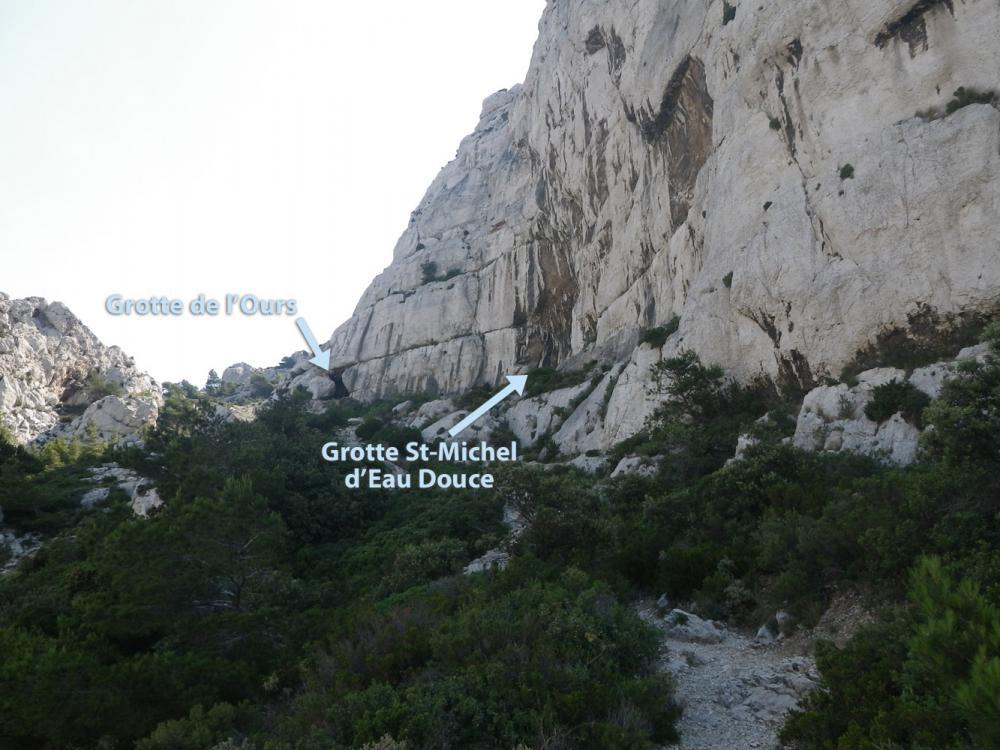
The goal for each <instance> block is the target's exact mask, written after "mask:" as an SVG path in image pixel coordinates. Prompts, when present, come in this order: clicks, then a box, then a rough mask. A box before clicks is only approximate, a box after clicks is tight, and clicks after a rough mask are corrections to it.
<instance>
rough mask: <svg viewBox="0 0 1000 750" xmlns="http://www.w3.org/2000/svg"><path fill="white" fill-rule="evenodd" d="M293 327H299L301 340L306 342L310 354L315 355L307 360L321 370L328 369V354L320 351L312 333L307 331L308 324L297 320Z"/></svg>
mask: <svg viewBox="0 0 1000 750" xmlns="http://www.w3.org/2000/svg"><path fill="white" fill-rule="evenodd" d="M295 325H297V326H298V327H299V330H300V331H301V332H302V338H304V339H305V340H306V343H307V344H309V348H310V349H312V353H313V354H314V355H315V356H314V357H313V358H312V359H310V360H309V362H310V363H311V364H314V365H316V366H317V367H318V368H320V369H321V370H329V369H330V352H325V351H323V350H322V349H320V346H319V342H318V341H316V337H315V336H313V332H312V331H310V330H309V324H308V323H306V320H305V318H299V319H298V320H296V321H295Z"/></svg>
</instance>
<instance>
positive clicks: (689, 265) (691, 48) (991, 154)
mask: <svg viewBox="0 0 1000 750" xmlns="http://www.w3.org/2000/svg"><path fill="white" fill-rule="evenodd" d="M912 5H913V3H912V2H910V1H909V0H907V2H903V0H845V4H843V5H842V6H840V5H838V6H837V12H835V13H834V12H831V11H830V7H829V3H826V2H824V1H823V0H775V2H770V3H763V4H757V5H753V6H751V5H748V4H745V3H744V4H738V6H739V7H738V12H737V15H736V18H735V19H734V20H733V21H732V22H731V23H728V24H725V25H724V24H722V22H721V14H722V8H721V4H720V3H719V2H709V3H664V2H659V0H636V2H633V3H628V4H622V3H607V2H600V1H599V0H579V1H578V2H572V3H570V2H567V1H566V0H554V1H553V2H550V3H548V4H547V6H546V9H545V13H544V16H543V18H542V21H541V24H540V29H539V39H538V42H537V44H536V46H535V51H534V55H533V58H532V61H531V66H530V68H529V71H528V74H527V77H526V79H525V81H524V83H523V85H520V86H515V87H514V88H512V89H510V90H509V91H504V92H500V93H499V94H497V95H494V96H493V97H491V98H490V99H488V100H487V102H486V103H485V104H484V108H483V112H482V116H481V120H480V123H479V124H478V126H477V128H476V130H475V132H474V133H473V134H472V135H470V136H469V137H468V138H466V139H465V140H464V141H463V142H462V144H461V146H460V148H459V150H458V153H457V156H456V158H455V160H454V161H453V162H452V163H450V164H449V165H447V166H446V167H445V168H444V169H443V170H442V171H441V173H440V174H439V175H438V177H437V179H436V180H435V181H434V183H433V184H432V185H431V187H430V189H429V190H428V192H427V194H426V196H425V197H424V199H423V200H422V201H421V203H420V205H419V206H418V208H417V209H416V210H415V211H414V213H413V215H412V217H411V221H410V224H409V226H408V228H407V230H406V231H405V232H404V234H403V236H402V237H401V238H400V240H399V243H398V244H397V246H396V248H395V252H394V257H393V262H392V264H391V265H390V266H389V267H388V268H387V269H386V270H385V271H384V272H383V273H382V274H381V275H380V276H379V277H378V278H377V279H376V280H375V281H374V282H373V283H372V285H371V286H370V287H369V289H368V290H367V291H366V292H365V294H364V296H363V297H362V299H361V300H360V302H359V304H358V306H357V309H356V311H355V313H354V315H353V316H352V318H351V320H349V321H348V322H347V323H345V324H344V325H343V326H342V327H341V328H339V329H338V330H337V331H336V332H335V333H334V335H333V336H332V338H331V350H332V355H333V360H334V367H336V368H344V370H343V377H344V381H345V383H346V385H347V387H348V389H349V390H350V391H351V393H352V395H354V396H356V397H358V398H361V399H363V400H367V399H372V398H376V397H380V396H383V395H386V394H394V393H404V392H421V391H431V392H436V393H440V394H457V393H460V392H462V391H464V390H466V389H467V388H469V387H470V386H473V385H477V384H481V383H483V382H487V383H495V384H497V385H501V384H502V382H503V381H502V378H503V376H504V375H505V374H506V373H507V372H511V371H515V370H516V371H523V370H524V368H527V367H533V366H547V367H552V366H557V365H560V364H562V363H564V362H567V361H570V360H574V361H583V360H585V359H586V358H592V357H601V358H608V359H612V360H617V361H620V362H623V363H625V364H626V367H625V369H624V370H623V371H622V372H620V373H619V375H620V377H619V380H618V382H617V383H616V385H615V388H614V389H613V391H612V393H611V394H610V398H609V400H608V401H607V402H606V406H605V408H604V409H603V411H604V413H603V414H598V415H595V413H594V412H593V411H592V410H589V409H587V410H583V411H581V410H578V412H579V413H578V414H577V415H574V417H573V418H570V419H567V420H566V424H564V425H562V427H561V429H560V431H561V432H562V438H564V446H561V447H563V450H566V451H581V452H582V451H585V450H589V449H591V448H598V449H600V448H604V447H606V446H607V445H609V444H614V443H615V442H619V441H621V440H622V439H624V438H626V437H629V436H630V435H631V434H634V433H635V432H636V431H637V430H639V429H641V427H642V425H643V424H644V422H645V420H646V418H647V417H648V415H649V414H650V413H652V410H653V408H654V404H653V403H651V402H650V400H649V399H648V397H647V395H648V394H647V393H646V391H645V387H646V386H645V379H646V372H645V371H646V370H647V369H648V362H646V361H644V360H647V359H649V358H650V357H654V356H658V353H656V352H653V351H651V350H649V347H643V348H642V349H640V350H638V351H636V352H635V353H634V354H633V350H634V345H635V342H636V340H637V336H638V333H639V331H640V330H642V329H644V328H648V327H650V326H654V325H657V324H663V323H665V322H667V321H669V320H670V319H671V318H673V317H674V316H675V315H677V316H680V328H679V330H678V331H677V333H676V334H675V335H674V336H673V337H672V338H671V340H670V341H669V342H668V344H667V346H666V347H665V351H664V354H669V353H671V352H677V351H680V350H682V349H684V348H689V349H693V350H694V351H696V352H697V353H698V354H699V355H700V356H701V357H702V359H703V361H705V362H707V363H717V364H720V365H722V366H723V367H725V368H726V370H727V371H728V373H729V374H731V375H733V376H735V377H737V378H739V379H741V380H743V381H748V380H751V379H753V378H756V377H758V376H762V377H764V378H768V379H771V380H775V381H778V382H781V383H790V384H797V385H800V386H804V387H808V386H809V385H811V384H812V383H813V382H816V381H820V380H821V379H822V378H824V377H828V376H830V377H836V376H838V375H839V374H840V372H841V370H842V368H844V367H845V366H846V365H847V364H848V363H850V362H851V361H852V360H854V358H855V356H856V355H857V354H858V352H859V351H862V350H864V349H866V348H868V347H870V346H871V345H872V344H874V343H876V342H877V341H878V340H879V339H880V337H884V336H894V335H907V334H909V335H914V336H919V335H922V331H924V330H925V329H927V328H934V327H942V328H944V327H946V326H947V323H946V321H947V320H948V316H950V315H953V314H956V313H970V314H982V315H987V314H991V313H992V312H994V311H996V309H997V302H996V300H997V298H998V295H1000V264H997V263H996V257H995V255H996V243H995V217H996V216H997V215H998V214H1000V112H998V111H997V109H996V108H995V107H994V106H991V105H989V104H977V105H972V106H968V107H964V108H962V109H960V110H959V111H957V112H955V113H953V114H950V115H947V116H945V115H944V112H943V110H944V107H945V105H946V104H947V102H948V101H949V99H950V98H951V97H952V92H954V91H955V90H956V89H957V88H959V87H960V86H964V87H967V88H968V87H972V88H977V89H980V90H990V89H996V88H997V87H998V80H997V75H996V71H997V70H998V69H1000V42H998V39H1000V6H998V5H997V4H996V3H995V2H993V1H992V0H967V1H966V2H962V3H944V2H941V3H928V4H924V6H923V7H922V9H921V10H920V12H919V13H918V14H917V16H915V17H914V18H913V19H912V20H910V21H909V22H908V23H907V24H906V25H905V28H899V27H897V26H894V25H893V23H894V22H895V21H897V20H898V19H899V18H901V17H903V16H904V15H905V13H906V12H907V11H908V10H909V9H910V8H911V7H912ZM929 109H932V110H937V113H936V114H934V115H933V116H918V115H917V113H918V111H927V110H929ZM846 165H851V167H852V169H851V170H844V171H843V174H844V175H845V176H844V177H843V178H842V177H841V173H842V168H844V167H846ZM850 172H853V174H851V175H850V176H847V175H848V174H849V173H850ZM429 263H433V264H435V266H436V268H434V269H429V267H428V265H427V264H429ZM900 269H905V270H906V272H905V273H901V272H900ZM428 270H431V271H433V272H431V273H428V272H427V271H428ZM312 377H318V376H312ZM597 417H599V418H597ZM438 419H440V417H438ZM571 422H572V425H571V424H570V423H571ZM428 424H429V423H428ZM425 426H426V425H425ZM526 429H529V430H530V429H531V428H526Z"/></svg>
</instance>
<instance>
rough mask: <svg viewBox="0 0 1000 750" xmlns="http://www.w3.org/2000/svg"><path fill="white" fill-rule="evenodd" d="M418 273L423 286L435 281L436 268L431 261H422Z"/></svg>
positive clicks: (435, 264)
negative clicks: (421, 278)
mask: <svg viewBox="0 0 1000 750" xmlns="http://www.w3.org/2000/svg"><path fill="white" fill-rule="evenodd" d="M420 273H421V275H422V277H423V280H424V283H425V284H430V283H431V282H433V281H434V280H435V279H437V274H438V266H437V263H435V262H434V261H433V260H428V261H424V262H423V263H421V264H420Z"/></svg>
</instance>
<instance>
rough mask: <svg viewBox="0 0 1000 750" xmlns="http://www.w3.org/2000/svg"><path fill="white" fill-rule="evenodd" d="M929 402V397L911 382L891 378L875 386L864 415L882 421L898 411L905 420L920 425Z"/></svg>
mask: <svg viewBox="0 0 1000 750" xmlns="http://www.w3.org/2000/svg"><path fill="white" fill-rule="evenodd" d="M930 402H931V399H930V397H929V396H928V395H927V394H926V393H924V392H923V391H921V390H920V389H919V388H917V387H916V386H914V385H912V384H911V383H906V382H900V381H898V380H893V381H892V382H891V383H885V384H883V385H879V386H876V387H875V390H874V391H872V399H871V401H869V402H868V404H867V405H866V406H865V416H866V417H868V418H869V419H870V420H872V421H873V422H879V423H882V422H884V421H886V420H887V419H889V418H890V417H892V416H893V415H894V414H897V413H900V414H902V415H903V419H905V420H906V421H907V422H910V423H911V424H914V425H916V426H917V427H922V426H923V413H924V409H926V408H927V406H928V405H929V404H930Z"/></svg>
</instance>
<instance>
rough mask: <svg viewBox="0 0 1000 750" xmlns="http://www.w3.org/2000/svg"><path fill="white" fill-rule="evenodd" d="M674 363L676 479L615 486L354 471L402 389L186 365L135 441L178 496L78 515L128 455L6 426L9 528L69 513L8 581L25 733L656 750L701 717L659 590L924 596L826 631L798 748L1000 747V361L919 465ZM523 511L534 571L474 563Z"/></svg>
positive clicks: (789, 596)
mask: <svg viewBox="0 0 1000 750" xmlns="http://www.w3.org/2000/svg"><path fill="white" fill-rule="evenodd" d="M987 337H988V338H989V339H990V340H991V341H994V342H995V343H996V344H998V345H1000V327H997V326H993V327H990V328H988V329H987ZM655 375H656V378H655V381H654V382H655V383H657V384H658V387H660V388H661V389H662V390H663V392H664V393H667V394H669V395H670V396H671V397H672V400H671V402H670V403H669V405H668V406H666V407H664V408H663V410H661V412H660V413H659V414H658V415H657V417H656V419H655V420H654V421H653V423H651V424H650V427H649V429H648V430H647V431H646V432H645V433H644V434H643V435H641V436H639V437H637V438H636V439H635V440H634V441H632V442H631V445H630V446H628V448H627V449H628V450H630V451H631V450H640V451H642V452H646V453H648V454H649V455H656V456H660V457H662V461H661V464H660V470H659V471H660V473H659V475H658V476H656V477H648V478H644V477H636V476H631V477H621V478H618V479H616V480H613V481H608V482H604V483H596V482H594V480H593V478H591V477H587V476H583V475H580V474H578V473H575V472H573V471H570V470H566V469H551V468H550V469H549V470H548V471H540V470H533V469H531V468H528V467H524V466H518V467H513V468H510V469H508V470H506V471H502V472H500V473H498V482H499V487H498V490H497V491H496V492H493V493H489V492H461V493H449V492H435V491H431V492H399V493H386V492H381V491H366V490H360V491H348V490H346V489H345V488H344V485H343V477H342V476H341V473H340V472H341V469H340V468H339V467H337V466H332V465H325V464H324V463H323V462H322V461H321V460H320V459H319V456H318V446H320V445H321V444H322V443H323V442H325V441H326V440H328V439H329V438H330V437H331V436H332V435H334V434H335V433H336V431H337V430H338V429H341V428H343V427H345V426H346V425H347V424H348V422H349V420H351V419H356V418H361V419H362V420H363V421H362V425H361V426H362V428H364V431H365V432H366V433H368V434H370V435H371V439H383V438H382V437H380V436H382V435H383V430H385V429H386V428H387V425H391V424H392V423H391V421H390V420H388V419H387V413H388V408H387V407H386V406H385V405H377V406H375V407H364V406H361V405H359V404H354V403H352V402H350V401H342V402H338V403H337V404H335V405H334V406H332V407H331V408H330V409H329V410H328V411H327V412H325V413H323V414H311V413H309V412H308V411H307V410H306V409H304V408H303V407H304V404H305V402H306V401H307V400H308V395H307V394H305V393H304V392H298V393H296V394H293V395H292V396H291V397H290V398H287V399H282V400H276V401H274V402H272V403H270V404H269V405H268V406H267V407H266V408H265V409H264V410H263V411H262V412H261V414H260V417H259V418H258V420H257V421H255V422H253V423H249V424H244V423H233V424H219V423H218V422H217V421H216V420H214V419H213V418H212V412H213V409H212V400H211V399H210V398H207V397H206V396H205V395H204V394H201V393H198V392H194V393H191V392H189V391H188V390H186V389H184V388H182V387H175V388H172V389H171V390H170V391H169V393H168V395H167V399H166V403H165V405H164V409H163V417H162V419H161V421H160V423H159V425H158V427H157V428H156V430H154V431H153V432H152V433H151V434H150V435H148V437H147V441H146V445H147V450H148V452H143V451H138V450H131V451H129V452H122V453H118V454H117V455H116V456H115V458H116V459H117V460H118V461H119V462H120V463H122V464H124V465H127V466H129V467H130V468H133V469H134V470H136V471H137V472H139V473H141V474H142V475H143V476H147V477H149V478H150V479H152V480H153V481H154V482H155V483H156V485H157V487H158V488H159V490H160V494H161V496H162V497H164V498H165V499H166V505H165V506H164V508H163V509H162V510H161V511H160V512H158V513H157V514H155V515H154V516H153V517H152V518H150V519H148V520H139V519H136V518H134V517H133V516H132V514H131V512H130V510H129V508H128V506H127V503H126V502H125V499H124V498H118V499H117V500H116V499H115V498H111V499H109V501H108V502H107V503H106V504H105V505H104V506H102V508H101V512H83V511H81V510H80V509H79V508H78V500H77V498H78V496H79V494H78V493H79V492H80V489H81V486H82V483H81V476H82V475H83V474H84V473H85V472H86V470H87V468H88V467H89V466H92V465H93V464H94V463H95V462H98V461H103V460H107V459H108V458H109V457H110V456H109V455H108V454H106V453H105V452H104V449H103V448H100V447H99V446H91V447H90V448H87V447H86V446H83V445H81V444H79V443H73V444H63V445H61V446H57V447H55V448H52V449H47V452H46V451H42V452H31V451H26V450H25V449H23V448H16V447H14V446H12V445H10V444H9V443H8V442H6V441H4V442H2V443H0V493H2V494H0V498H2V503H0V504H2V505H3V507H4V512H5V514H7V516H8V518H7V522H8V523H9V524H10V525H12V526H13V527H15V528H16V529H18V530H20V531H23V530H25V529H29V528H44V529H46V531H47V533H49V534H51V535H52V536H51V539H50V541H49V542H48V543H47V544H46V545H45V546H44V547H43V548H42V550H41V551H39V552H38V553H37V554H36V555H35V556H34V557H32V558H30V559H27V560H24V561H22V562H21V564H20V566H19V567H18V569H17V570H16V572H14V573H12V574H10V575H7V576H5V577H4V578H2V579H0V652H2V653H3V654H4V658H3V659H2V660H0V746H3V747H18V748H29V749H31V748H38V749H41V748H80V749H86V750H90V749H93V750H107V749H108V748H127V747H137V748H139V749H140V750H166V749H167V748H170V749H171V750H173V749H177V748H179V749H180V750H184V749H186V748H190V749H192V750H201V749H202V748H204V749H206V750H207V749H209V748H216V750H221V749H222V748H241V749H242V750H319V749H320V748H323V749H324V750H325V749H327V748H329V749H332V750H339V749H343V750H347V748H363V747H369V748H383V749H389V748H396V749H397V750H398V748H400V747H407V748H427V749H430V748H441V747H456V748H457V747H482V748H493V747H497V748H505V749H506V748H518V747H526V748H584V749H589V748H593V749H594V750H597V749H601V750H608V749H610V750H636V749H647V750H652V748H654V747H657V746H663V745H667V744H670V743H671V742H673V741H674V740H675V739H676V731H675V722H676V718H677V715H678V708H677V706H676V704H675V702H674V700H673V697H672V686H671V683H670V679H669V677H668V676H666V675H663V674H662V673H660V672H659V671H658V670H657V662H658V658H657V656H658V643H657V637H656V632H655V631H654V630H652V629H650V628H649V627H647V626H646V625H644V624H643V622H642V621H641V620H640V619H639V617H638V616H637V615H636V613H635V609H634V607H633V606H632V600H633V599H634V597H635V596H636V595H639V594H650V595H659V594H667V595H668V597H669V598H670V599H671V601H675V602H684V603H686V605H685V606H689V607H690V608H692V609H694V610H695V611H697V612H698V613H699V614H701V615H703V616H706V617H712V618H725V619H727V620H729V621H731V622H733V623H739V624H745V625H749V626H756V625H759V624H760V623H761V622H763V621H765V620H766V619H767V618H768V617H770V616H771V615H772V614H773V612H774V611H775V609H776V608H779V607H780V608H784V609H787V610H789V611H791V612H792V613H793V614H794V615H795V616H796V617H797V618H799V619H800V621H802V622H804V623H806V624H810V623H813V622H815V621H816V620H817V618H818V617H819V615H820V613H821V612H822V611H823V609H824V608H825V607H826V606H827V604H828V603H829V602H830V598H831V596H832V595H833V592H835V591H837V590H842V589H844V588H852V587H854V588H857V589H859V590H871V591H876V592H878V593H879V596H880V598H881V599H883V600H889V601H897V602H900V605H901V606H900V607H899V608H898V609H896V610H894V611H891V612H889V613H887V615H886V617H885V620H884V621H883V622H879V623H877V624H875V625H873V626H869V627H868V628H865V629H864V630H862V631H861V632H860V633H859V634H858V635H857V636H856V637H855V638H853V639H852V640H851V641H850V642H849V643H848V644H847V645H846V646H845V647H843V648H837V647H835V646H833V645H832V644H823V645H822V646H821V647H820V648H819V650H818V662H819V667H820V670H821V673H822V688H821V690H819V691H818V692H817V693H816V694H815V695H814V696H813V698H812V699H811V700H810V701H809V702H808V703H807V704H806V705H805V706H803V709H802V711H801V712H800V713H798V714H797V715H795V716H794V717H793V718H792V720H791V721H790V722H789V724H788V725H787V727H786V729H785V737H786V739H787V740H788V741H790V742H794V743H797V744H798V746H799V747H802V748H804V749H805V750H814V749H815V750H820V749H823V750H842V749H846V748H851V749H854V748H857V749H859V750H860V749H861V748H867V749H871V750H874V748H910V749H912V750H918V749H922V748H931V747H934V748H949V750H954V749H961V750H973V748H985V747H995V746H996V745H997V734H996V732H997V727H998V726H1000V717H998V716H997V703H996V696H997V695H998V694H1000V643H998V637H997V633H998V627H1000V625H998V616H997V607H998V606H1000V584H998V581H1000V554H998V541H1000V540H998V527H997V518H998V514H1000V453H998V452H997V448H996V446H997V445H1000V364H998V363H997V361H996V360H987V361H985V362H982V363H973V364H969V365H966V366H965V367H964V370H963V373H962V377H961V378H958V379H956V380H953V381H951V382H950V383H948V384H947V385H946V386H945V387H944V389H943V392H942V395H941V398H940V399H938V400H936V401H935V402H934V403H932V404H931V405H930V406H929V407H927V408H926V409H924V410H923V419H924V420H925V422H926V423H927V424H928V426H929V427H931V428H932V429H931V430H929V431H928V433H927V434H928V438H927V440H926V445H925V452H924V458H923V460H922V462H921V463H919V464H917V465H915V466H913V467H910V468H908V469H899V468H889V467H885V466H882V465H880V464H878V463H876V462H874V461H871V460H868V459H863V458H858V457H852V456H847V455H816V454H809V453H803V452H801V451H798V450H796V449H794V448H792V447H790V446H788V445H786V444H784V443H783V442H782V437H783V436H785V435H787V432H788V428H789V420H788V418H787V417H786V416H785V415H783V413H782V410H781V404H780V402H778V401H776V400H774V399H772V398H770V397H769V396H768V394H767V393H766V392H755V391H748V390H746V389H743V388H739V387H737V386H735V385H733V384H730V383H728V382H727V381H726V380H725V379H724V378H723V376H722V373H721V372H720V371H719V370H718V369H717V368H714V367H711V366H707V365H705V364H703V363H701V362H700V361H699V360H698V358H697V357H696V356H695V355H693V354H691V353H684V354H682V355H680V356H677V357H674V358H671V359H667V360H664V361H663V362H662V363H660V364H659V365H658V366H657V368H656V371H655ZM562 377H564V375H563V374H562V373H552V374H550V375H549V378H548V383H549V384H550V385H551V384H552V383H554V382H560V379H561V378H562ZM577 377H578V376H577ZM585 377H586V376H585ZM529 382H530V381H529ZM884 394H886V395H883V396H882V399H883V400H885V401H887V402H889V401H892V402H893V403H894V404H896V405H897V406H898V403H899V399H898V398H897V397H896V396H892V394H891V393H889V392H888V391H885V392H884ZM890 396H892V398H890ZM904 401H905V399H904ZM886 408H889V407H886ZM765 415H766V416H767V417H768V418H767V419H762V417H763V416H765ZM748 429H751V430H752V431H753V433H754V435H755V436H756V437H757V439H758V441H759V442H758V444H757V445H756V446H755V447H753V448H751V449H750V450H749V451H748V452H747V454H746V457H745V458H744V460H742V461H739V462H737V463H734V464H730V465H726V464H727V459H728V458H730V457H731V456H732V452H733V448H734V447H735V442H736V439H737V436H738V435H739V434H741V433H743V432H746V431H747V430H748ZM625 449H626V448H622V449H621V450H625ZM74 503H77V505H76V506H74ZM505 505H506V506H512V507H514V508H516V509H517V510H519V511H520V513H521V514H522V516H523V517H524V518H525V519H526V520H527V521H528V526H527V529H526V531H525V532H524V534H523V535H522V536H521V537H520V538H519V539H518V540H517V541H516V542H515V543H514V544H513V545H512V547H511V549H510V552H511V555H512V557H511V562H510V564H509V566H508V567H507V568H506V569H505V570H496V571H491V572H486V573H479V574H475V575H470V576H465V575H462V574H461V571H462V569H463V568H464V566H465V564H466V563H467V562H468V561H469V560H472V559H474V558H476V557H478V556H479V555H481V554H483V553H484V552H485V551H487V550H489V549H492V548H495V547H496V546H497V545H498V544H500V543H501V541H502V540H503V539H504V538H505V537H506V535H507V530H506V528H505V527H504V526H503V525H502V523H501V518H502V511H503V508H504V506H505Z"/></svg>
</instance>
